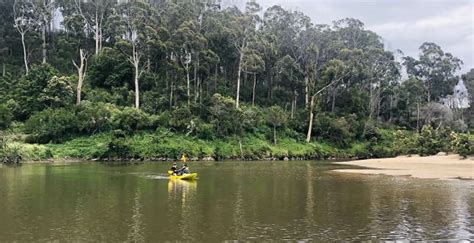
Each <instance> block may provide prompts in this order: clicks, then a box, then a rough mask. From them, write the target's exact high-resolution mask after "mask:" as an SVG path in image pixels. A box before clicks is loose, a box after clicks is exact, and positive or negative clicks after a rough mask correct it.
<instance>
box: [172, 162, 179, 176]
mask: <svg viewBox="0 0 474 243" xmlns="http://www.w3.org/2000/svg"><path fill="white" fill-rule="evenodd" d="M170 171H173V175H176V174H177V172H178V164H176V163H173V166H172V167H171V169H170Z"/></svg>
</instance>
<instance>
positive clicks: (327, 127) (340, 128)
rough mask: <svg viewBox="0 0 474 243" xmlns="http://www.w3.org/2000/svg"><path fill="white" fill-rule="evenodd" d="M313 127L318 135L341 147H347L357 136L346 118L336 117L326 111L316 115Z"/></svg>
mask: <svg viewBox="0 0 474 243" xmlns="http://www.w3.org/2000/svg"><path fill="white" fill-rule="evenodd" d="M313 129H314V132H315V134H316V135H318V136H320V137H322V138H324V139H327V140H329V141H331V142H332V143H334V144H336V145H337V146H340V147H347V146H348V145H349V144H350V143H351V141H352V140H353V139H354V137H355V135H354V133H353V132H352V130H351V125H350V124H349V123H348V122H347V120H346V118H344V117H339V118H335V117H332V116H330V115H328V114H326V113H321V114H317V115H316V118H315V124H314V126H313Z"/></svg>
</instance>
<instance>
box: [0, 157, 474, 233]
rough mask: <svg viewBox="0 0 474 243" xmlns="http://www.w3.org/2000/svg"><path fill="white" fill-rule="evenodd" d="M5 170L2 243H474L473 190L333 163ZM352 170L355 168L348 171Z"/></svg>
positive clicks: (0, 199) (1, 176) (469, 185)
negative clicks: (173, 176) (186, 169)
mask: <svg viewBox="0 0 474 243" xmlns="http://www.w3.org/2000/svg"><path fill="white" fill-rule="evenodd" d="M190 165H191V169H192V170H193V171H194V172H197V173H199V179H198V180H197V181H196V182H186V181H169V180H168V179H167V178H166V177H165V176H164V174H163V172H166V171H167V169H168V167H170V165H169V164H165V163H144V164H125V165H124V164H112V165H111V164H106V163H77V164H68V165H53V164H42V165H23V166H20V167H6V166H1V165H0V207H1V208H0V242H5V241H20V242H25V241H52V240H59V241H80V242H82V241H113V242H116V241H148V242H150V241H151V242H156V241H170V240H171V241H172V240H184V241H201V242H209V241H224V240H252V241H260V240H268V239H276V240H303V241H304V240H313V241H331V240H404V239H405V240H406V239H411V240H474V190H473V189H474V182H472V181H438V180H421V179H413V178H406V177H391V176H382V175H373V176H369V175H351V174H342V173H337V172H332V171H331V170H332V169H336V168H337V169H341V168H345V167H348V166H344V165H342V166H341V165H333V164H331V163H328V162H316V161H314V162H311V161H306V162H193V163H191V164H190ZM348 168H351V167H348Z"/></svg>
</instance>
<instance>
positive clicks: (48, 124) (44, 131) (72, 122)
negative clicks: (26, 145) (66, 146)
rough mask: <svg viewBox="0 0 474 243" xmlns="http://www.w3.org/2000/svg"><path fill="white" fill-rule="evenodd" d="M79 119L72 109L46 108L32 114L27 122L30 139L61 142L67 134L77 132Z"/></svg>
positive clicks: (26, 130)
mask: <svg viewBox="0 0 474 243" xmlns="http://www.w3.org/2000/svg"><path fill="white" fill-rule="evenodd" d="M76 127H77V120H76V117H75V116H74V112H72V111H71V110H70V109H65V108H60V109H46V110H44V111H41V112H38V113H36V114H34V115H33V116H31V117H30V118H29V119H28V120H27V121H26V122H25V132H26V133H28V134H30V138H29V141H31V142H38V143H47V142H49V141H53V142H59V141H60V140H62V139H63V138H64V137H65V135H66V134H74V133H75V132H76Z"/></svg>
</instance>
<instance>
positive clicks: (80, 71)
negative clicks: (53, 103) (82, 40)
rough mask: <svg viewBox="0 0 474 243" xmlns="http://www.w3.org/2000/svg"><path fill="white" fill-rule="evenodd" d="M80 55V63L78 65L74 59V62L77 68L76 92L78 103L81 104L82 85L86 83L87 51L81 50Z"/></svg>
mask: <svg viewBox="0 0 474 243" xmlns="http://www.w3.org/2000/svg"><path fill="white" fill-rule="evenodd" d="M79 57H80V65H77V64H76V63H75V62H74V61H73V64H74V66H75V67H76V69H77V76H78V80H77V89H76V91H77V93H76V105H80V104H81V93H82V85H83V83H84V78H85V76H86V72H87V59H86V53H85V52H84V50H83V49H80V50H79Z"/></svg>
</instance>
